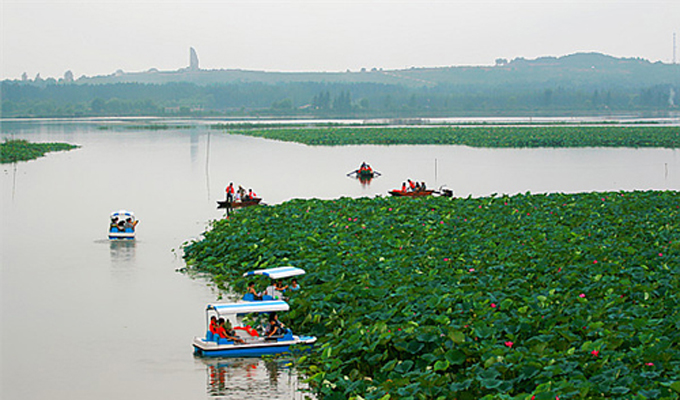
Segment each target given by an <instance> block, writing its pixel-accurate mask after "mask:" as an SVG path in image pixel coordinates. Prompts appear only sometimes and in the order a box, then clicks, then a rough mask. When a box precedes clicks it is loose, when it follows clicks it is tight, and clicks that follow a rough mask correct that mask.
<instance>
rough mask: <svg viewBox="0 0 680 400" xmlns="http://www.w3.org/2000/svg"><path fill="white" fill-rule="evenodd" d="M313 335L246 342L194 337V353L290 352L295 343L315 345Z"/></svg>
mask: <svg viewBox="0 0 680 400" xmlns="http://www.w3.org/2000/svg"><path fill="white" fill-rule="evenodd" d="M315 342H316V338H315V337H313V336H299V337H295V336H294V337H293V339H291V340H283V339H278V340H272V341H269V340H264V339H260V340H257V341H255V342H249V343H244V344H233V343H227V344H222V343H217V342H215V341H208V340H205V339H203V338H194V343H193V346H194V354H196V355H197V356H201V357H260V356H264V355H269V354H281V353H289V352H290V346H293V345H301V344H302V345H313V344H314V343H315Z"/></svg>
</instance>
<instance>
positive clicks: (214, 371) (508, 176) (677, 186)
mask: <svg viewBox="0 0 680 400" xmlns="http://www.w3.org/2000/svg"><path fill="white" fill-rule="evenodd" d="M102 124H104V123H102V122H92V121H89V122H88V121H75V122H67V121H27V122H3V123H2V138H3V139H5V138H22V139H28V140H30V141H35V142H48V141H49V142H55V141H58V142H68V143H73V144H78V145H80V146H82V147H80V148H79V149H76V150H73V151H69V152H61V153H50V154H48V155H47V157H44V158H41V159H38V160H34V161H29V162H22V163H19V164H15V165H11V164H5V165H2V211H1V212H2V221H1V222H2V223H1V226H2V228H1V231H2V232H1V234H2V236H1V239H2V242H1V254H2V255H1V259H0V261H1V263H0V264H1V271H0V272H1V275H0V282H1V287H0V289H1V296H2V297H1V303H0V307H1V310H0V329H1V331H0V342H1V348H0V358H1V369H0V398H2V399H69V400H73V399H125V398H135V399H172V398H178V399H179V398H181V399H201V398H225V399H242V398H244V397H245V398H251V399H261V398H284V399H292V398H304V396H305V393H303V392H300V391H299V390H300V388H303V386H304V385H303V384H302V383H299V382H298V379H297V374H296V371H295V370H294V368H291V367H290V366H289V365H288V363H287V362H285V361H282V362H265V361H262V360H259V359H237V360H229V359H223V360H213V361H209V360H203V359H199V358H194V356H193V355H192V348H191V340H192V337H193V336H195V335H200V334H202V332H203V331H204V329H205V327H204V323H205V322H204V314H203V312H204V307H205V304H206V303H208V302H212V301H215V300H216V298H217V293H215V292H214V291H213V290H212V288H211V287H210V286H209V285H208V283H207V282H206V281H203V280H200V279H191V278H189V277H187V276H186V275H184V274H181V273H178V272H176V270H177V269H178V268H181V267H183V266H184V263H183V262H182V259H181V256H180V253H181V252H180V246H181V244H182V243H183V242H185V241H187V240H191V239H192V238H197V237H199V236H200V234H201V233H202V232H203V231H204V230H205V229H206V227H207V226H208V223H209V221H211V220H213V219H217V218H221V217H222V215H223V213H222V212H221V211H219V210H217V209H216V207H215V206H216V200H219V199H222V198H223V197H224V187H225V186H226V185H227V184H228V183H229V182H230V181H233V182H234V183H235V184H237V185H238V184H241V185H243V186H244V187H246V188H253V189H254V191H255V192H257V193H258V195H260V196H261V197H263V198H264V201H265V202H266V203H268V204H276V203H281V202H284V201H286V200H289V199H291V198H313V197H314V198H324V199H330V198H337V197H341V196H351V197H360V196H374V195H376V194H381V195H385V194H386V193H387V191H388V190H389V189H392V188H396V187H398V186H400V185H401V182H403V181H405V180H406V179H407V178H411V179H414V180H418V181H426V182H427V183H428V186H430V187H439V186H442V185H446V186H447V187H449V188H451V189H453V190H454V192H455V195H456V196H458V197H466V196H485V195H491V194H493V193H508V194H515V193H524V192H527V191H531V192H532V193H544V192H583V191H610V190H615V191H618V190H626V191H628V190H649V189H657V190H680V150H668V149H602V148H583V149H475V148H469V147H463V146H345V147H310V146H305V145H299V144H293V143H282V142H275V141H270V140H264V139H256V138H250V137H244V136H235V135H227V134H225V133H224V132H220V131H214V130H213V131H211V130H209V129H207V128H205V127H196V128H191V129H178V130H162V131H149V130H131V129H99V127H100V126H101V125H102ZM106 124H107V125H108V126H115V125H116V122H115V121H113V122H108V123H106ZM362 161H367V162H369V163H371V165H372V166H373V167H374V168H375V169H376V170H377V171H380V172H381V173H382V176H381V177H379V178H377V179H374V180H373V181H372V182H371V183H370V185H362V184H360V183H359V182H358V181H357V180H354V179H350V178H348V177H347V176H346V173H347V172H350V171H352V170H354V169H356V168H357V167H358V165H359V164H360V163H361V162H362ZM121 208H124V209H129V210H132V211H134V212H135V214H136V215H137V217H138V218H139V220H140V221H141V222H140V224H139V226H138V233H137V240H136V241H133V242H122V243H121V242H109V241H108V240H107V239H106V230H107V226H108V217H109V214H110V212H112V211H114V210H118V209H121Z"/></svg>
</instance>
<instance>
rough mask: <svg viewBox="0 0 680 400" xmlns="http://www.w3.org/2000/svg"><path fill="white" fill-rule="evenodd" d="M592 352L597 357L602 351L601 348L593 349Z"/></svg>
mask: <svg viewBox="0 0 680 400" xmlns="http://www.w3.org/2000/svg"><path fill="white" fill-rule="evenodd" d="M590 354H592V355H593V357H597V356H598V355H600V351H599V350H593V351H591V352H590Z"/></svg>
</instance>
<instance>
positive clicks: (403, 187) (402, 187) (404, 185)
mask: <svg viewBox="0 0 680 400" xmlns="http://www.w3.org/2000/svg"><path fill="white" fill-rule="evenodd" d="M401 191H402V193H406V182H402V183H401Z"/></svg>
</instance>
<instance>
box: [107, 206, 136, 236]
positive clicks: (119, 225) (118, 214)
mask: <svg viewBox="0 0 680 400" xmlns="http://www.w3.org/2000/svg"><path fill="white" fill-rule="evenodd" d="M138 223H139V221H138V220H137V219H136V218H135V213H133V212H132V211H127V210H118V211H114V212H112V213H111V223H110V225H109V239H134V238H135V228H136V227H137V224H138Z"/></svg>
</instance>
